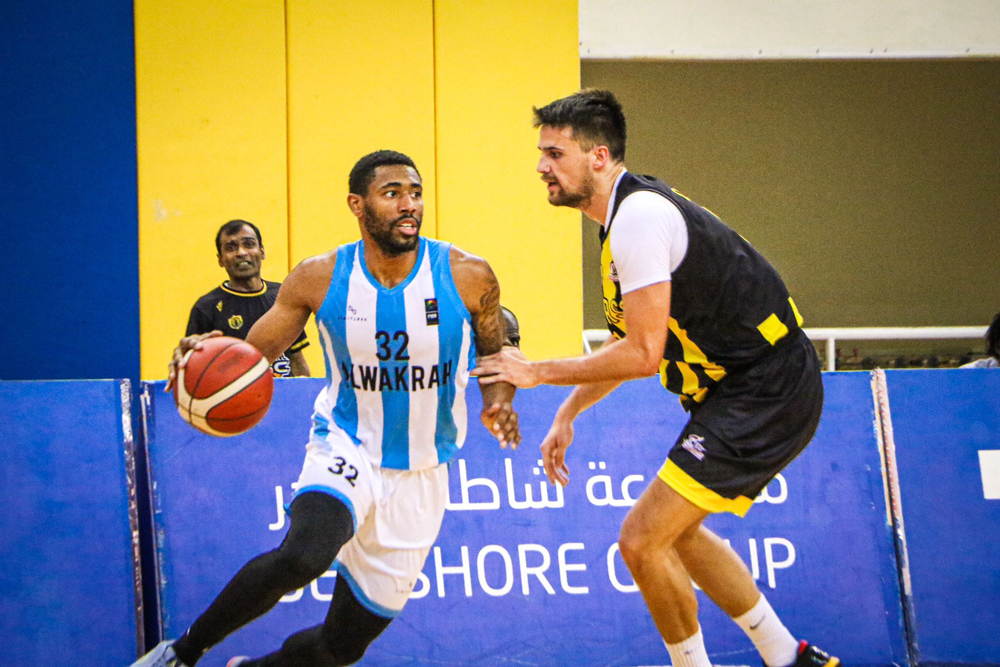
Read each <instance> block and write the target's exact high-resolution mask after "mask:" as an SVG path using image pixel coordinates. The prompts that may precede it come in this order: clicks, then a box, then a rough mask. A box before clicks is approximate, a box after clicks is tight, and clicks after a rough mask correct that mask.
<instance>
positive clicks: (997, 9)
mask: <svg viewBox="0 0 1000 667" xmlns="http://www.w3.org/2000/svg"><path fill="white" fill-rule="evenodd" d="M998 55H1000V2H998V1H996V0H580V56H581V57H582V58H593V59H608V58H682V59H690V58H695V59H737V58H739V59H742V58H873V57H879V58H905V57H976V56H979V57H982V56H998Z"/></svg>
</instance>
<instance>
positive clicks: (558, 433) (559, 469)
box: [541, 419, 573, 486]
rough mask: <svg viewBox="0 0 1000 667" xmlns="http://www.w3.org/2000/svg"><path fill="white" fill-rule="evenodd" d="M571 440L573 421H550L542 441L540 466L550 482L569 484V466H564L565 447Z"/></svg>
mask: <svg viewBox="0 0 1000 667" xmlns="http://www.w3.org/2000/svg"><path fill="white" fill-rule="evenodd" d="M572 442H573V422H572V421H562V420H559V419H557V420H556V421H554V422H552V427H551V428H549V432H548V434H547V435H546V436H545V439H544V440H543V441H542V447H541V449H542V467H544V468H545V474H546V475H547V476H548V478H549V483H550V484H555V483H556V482H558V483H560V484H562V485H563V486H566V485H567V484H569V468H568V467H566V449H567V448H568V447H569V446H570V444H572Z"/></svg>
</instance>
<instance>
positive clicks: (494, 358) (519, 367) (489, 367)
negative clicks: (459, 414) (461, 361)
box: [470, 347, 539, 389]
mask: <svg viewBox="0 0 1000 667" xmlns="http://www.w3.org/2000/svg"><path fill="white" fill-rule="evenodd" d="M470 375H474V376H476V377H478V378H479V383H480V384H493V383H495V382H507V383H509V384H512V385H514V386H515V387H518V388H519V389H531V388H532V387H537V386H538V384H539V381H538V373H537V372H536V371H535V366H534V365H533V364H532V363H531V362H530V361H528V360H527V358H525V356H524V355H523V354H521V352H520V350H517V349H516V348H506V347H505V348H504V349H502V350H501V351H499V352H497V353H496V354H491V355H489V356H486V357H481V358H479V360H477V362H476V367H475V368H474V369H473V370H472V371H471V373H470Z"/></svg>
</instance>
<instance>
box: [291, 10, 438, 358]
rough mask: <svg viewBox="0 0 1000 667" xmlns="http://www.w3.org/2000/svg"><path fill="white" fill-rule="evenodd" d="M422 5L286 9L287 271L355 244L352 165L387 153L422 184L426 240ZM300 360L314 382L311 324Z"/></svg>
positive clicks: (428, 17)
mask: <svg viewBox="0 0 1000 667" xmlns="http://www.w3.org/2000/svg"><path fill="white" fill-rule="evenodd" d="M433 20H434V19H433V4H432V2H431V0H395V1H393V2H389V1H387V0H337V1H336V2H319V1H313V0H288V101H289V104H288V119H289V124H288V171H289V211H290V217H289V232H290V233H289V239H290V259H291V266H294V265H295V264H296V263H298V262H300V261H301V260H303V259H305V258H306V257H310V256H312V255H317V254H320V253H323V252H326V251H327V250H329V249H331V248H333V247H335V246H338V245H340V244H342V243H350V242H353V241H356V240H357V239H359V238H360V233H359V232H358V223H357V219H356V218H355V217H354V216H353V215H351V212H350V210H349V209H348V208H347V177H348V174H349V173H350V170H351V167H353V166H354V163H355V162H357V161H358V159H359V158H360V157H361V156H363V155H365V154H367V153H370V152H372V151H375V150H380V149H391V150H397V151H400V152H403V153H405V154H407V155H409V156H410V157H411V158H413V160H414V162H415V163H416V165H417V168H418V169H419V170H420V174H421V176H422V177H423V182H424V190H425V198H426V204H425V211H424V222H423V228H422V233H423V234H424V235H425V236H429V237H435V236H436V233H435V231H436V230H435V215H434V202H435V196H434V182H435V179H434V171H435V170H434V53H433V45H434V40H433V35H434V23H433ZM306 333H307V335H308V336H309V339H310V341H311V342H312V344H311V345H310V346H309V347H308V348H306V350H305V354H306V359H307V360H308V361H309V365H310V367H311V369H312V373H313V375H322V374H323V368H324V367H323V361H322V359H323V357H322V352H321V349H320V346H319V344H318V341H319V338H318V336H317V333H316V327H315V324H314V323H313V322H312V320H311V319H310V323H309V325H308V327H307V328H306Z"/></svg>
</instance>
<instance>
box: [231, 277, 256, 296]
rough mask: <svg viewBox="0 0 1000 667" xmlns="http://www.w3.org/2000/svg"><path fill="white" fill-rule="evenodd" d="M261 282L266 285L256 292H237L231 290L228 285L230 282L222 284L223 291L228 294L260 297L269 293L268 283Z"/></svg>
mask: <svg viewBox="0 0 1000 667" xmlns="http://www.w3.org/2000/svg"><path fill="white" fill-rule="evenodd" d="M261 282H262V283H264V286H263V287H261V288H260V289H259V290H257V291H256V292H237V291H236V290H234V289H230V287H229V285H228V283H229V281H228V280H227V281H225V282H224V283H222V291H223V292H225V293H227V294H235V295H236V296H260V295H261V294H263V293H264V292H266V291H267V281H266V280H261Z"/></svg>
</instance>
